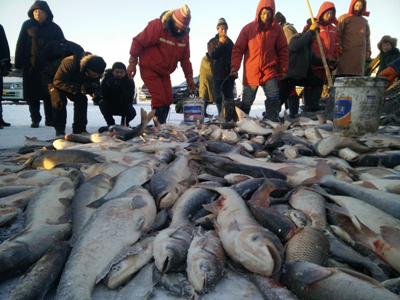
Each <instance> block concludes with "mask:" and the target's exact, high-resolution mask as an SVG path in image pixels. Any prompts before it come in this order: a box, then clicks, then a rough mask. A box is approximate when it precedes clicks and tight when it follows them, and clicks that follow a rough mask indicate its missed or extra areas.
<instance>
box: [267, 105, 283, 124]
mask: <svg viewBox="0 0 400 300" xmlns="http://www.w3.org/2000/svg"><path fill="white" fill-rule="evenodd" d="M264 103H265V117H264V118H265V119H268V120H271V121H272V122H278V121H279V119H278V117H279V113H280V111H281V102H280V101H267V100H266V101H265V102H264Z"/></svg>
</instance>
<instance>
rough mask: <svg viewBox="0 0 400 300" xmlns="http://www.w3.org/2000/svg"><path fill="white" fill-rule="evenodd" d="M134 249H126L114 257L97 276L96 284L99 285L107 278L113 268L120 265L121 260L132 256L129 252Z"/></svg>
mask: <svg viewBox="0 0 400 300" xmlns="http://www.w3.org/2000/svg"><path fill="white" fill-rule="evenodd" d="M131 248H132V247H124V248H123V249H122V250H121V251H120V252H119V253H118V254H117V255H115V256H114V258H113V259H111V260H110V261H109V262H108V263H107V265H106V266H105V267H104V268H103V270H102V271H101V272H100V273H99V274H98V275H97V276H96V284H98V283H99V281H100V280H102V279H103V278H105V277H106V276H107V274H108V273H109V272H110V271H111V268H112V267H113V266H114V265H116V264H117V263H119V262H120V261H121V260H123V259H124V258H125V257H127V256H129V255H131V254H129V250H130V249H131Z"/></svg>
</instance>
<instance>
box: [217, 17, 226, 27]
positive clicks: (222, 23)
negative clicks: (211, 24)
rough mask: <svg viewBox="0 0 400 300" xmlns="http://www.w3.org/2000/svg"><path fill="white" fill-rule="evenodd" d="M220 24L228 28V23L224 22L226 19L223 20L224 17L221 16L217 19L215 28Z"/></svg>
mask: <svg viewBox="0 0 400 300" xmlns="http://www.w3.org/2000/svg"><path fill="white" fill-rule="evenodd" d="M221 26H225V27H226V29H228V23H226V21H225V19H224V18H221V19H219V20H218V23H217V29H218V28H219V27H221Z"/></svg>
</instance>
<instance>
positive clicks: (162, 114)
mask: <svg viewBox="0 0 400 300" xmlns="http://www.w3.org/2000/svg"><path fill="white" fill-rule="evenodd" d="M154 109H155V110H156V114H155V116H156V117H157V119H158V122H160V124H164V123H166V122H167V117H168V113H169V106H162V107H154Z"/></svg>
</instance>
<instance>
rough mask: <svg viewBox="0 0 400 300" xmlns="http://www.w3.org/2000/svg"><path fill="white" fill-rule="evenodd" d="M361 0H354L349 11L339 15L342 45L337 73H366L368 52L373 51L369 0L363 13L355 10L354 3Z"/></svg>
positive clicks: (339, 34)
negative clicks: (369, 21)
mask: <svg viewBox="0 0 400 300" xmlns="http://www.w3.org/2000/svg"><path fill="white" fill-rule="evenodd" d="M357 1H359V0H352V1H351V4H350V8H349V12H348V13H347V14H344V15H342V16H340V17H339V19H338V21H339V24H338V27H337V33H338V37H339V42H340V45H341V47H342V53H340V54H339V65H338V68H337V70H336V75H358V76H363V75H364V69H365V59H366V52H367V51H369V52H371V42H370V29H369V25H368V21H367V19H365V18H364V17H363V16H366V17H367V16H369V12H367V1H366V0H363V2H364V6H363V8H362V11H361V15H357V12H355V11H354V10H353V7H354V4H355V3H356V2H357Z"/></svg>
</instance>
